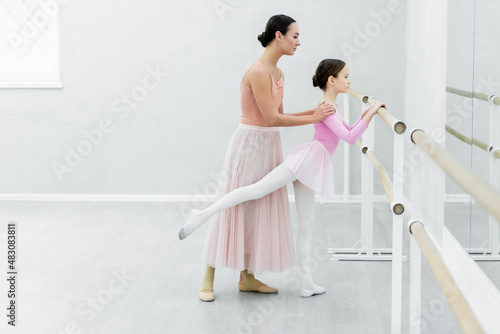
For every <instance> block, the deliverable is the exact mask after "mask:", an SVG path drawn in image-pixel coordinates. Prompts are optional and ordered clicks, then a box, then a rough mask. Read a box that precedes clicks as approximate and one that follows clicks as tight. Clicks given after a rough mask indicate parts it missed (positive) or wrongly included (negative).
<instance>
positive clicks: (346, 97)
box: [344, 94, 351, 202]
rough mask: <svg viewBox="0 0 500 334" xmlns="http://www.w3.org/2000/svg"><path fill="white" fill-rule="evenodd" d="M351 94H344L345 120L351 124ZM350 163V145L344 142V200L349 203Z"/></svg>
mask: <svg viewBox="0 0 500 334" xmlns="http://www.w3.org/2000/svg"><path fill="white" fill-rule="evenodd" d="M349 114H350V112H349V94H344V120H345V121H346V122H347V123H349V122H350V121H349ZM350 171H351V168H350V161H349V144H348V143H347V142H344V200H345V201H346V202H347V201H349V197H350V194H349V188H350V186H349V174H350Z"/></svg>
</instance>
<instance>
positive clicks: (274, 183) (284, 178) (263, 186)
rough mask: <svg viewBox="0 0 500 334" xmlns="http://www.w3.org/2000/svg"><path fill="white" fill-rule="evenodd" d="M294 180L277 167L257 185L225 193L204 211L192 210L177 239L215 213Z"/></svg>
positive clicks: (283, 168)
mask: <svg viewBox="0 0 500 334" xmlns="http://www.w3.org/2000/svg"><path fill="white" fill-rule="evenodd" d="M294 180H296V177H295V175H294V174H293V173H292V172H291V171H290V170H289V169H288V168H286V167H285V166H283V165H279V166H278V167H276V168H275V169H273V170H272V171H271V172H270V173H269V174H267V175H266V176H264V177H263V178H262V179H261V180H260V181H258V182H257V183H254V184H251V185H248V186H245V187H241V188H238V189H235V190H233V191H231V192H229V193H227V194H226V195H224V196H223V197H222V198H220V199H219V200H218V201H216V202H215V203H214V204H212V205H210V206H209V207H207V208H206V209H203V210H200V211H196V210H193V212H192V213H191V216H190V217H189V220H188V222H187V223H186V224H185V225H184V226H183V227H182V228H181V230H180V231H179V239H181V240H182V239H184V238H186V237H187V236H189V235H190V234H191V233H193V232H194V231H195V230H196V229H197V228H198V227H200V226H201V225H203V224H204V223H205V222H206V221H207V220H208V219H209V218H210V217H212V216H213V215H215V214H216V213H218V212H220V211H223V210H225V209H228V208H230V207H233V206H235V205H237V204H240V203H243V202H246V201H250V200H254V199H259V198H261V197H264V196H265V195H267V194H270V193H272V192H273V191H275V190H278V189H279V188H281V187H283V186H285V185H287V184H288V183H291V182H293V181H294Z"/></svg>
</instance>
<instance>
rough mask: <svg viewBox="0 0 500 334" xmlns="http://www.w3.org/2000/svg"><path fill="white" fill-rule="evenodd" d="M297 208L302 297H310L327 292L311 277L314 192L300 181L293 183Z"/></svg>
mask: <svg viewBox="0 0 500 334" xmlns="http://www.w3.org/2000/svg"><path fill="white" fill-rule="evenodd" d="M293 189H294V191H295V206H296V207H297V215H298V218H299V232H298V235H297V257H298V259H299V265H300V271H301V276H302V290H301V296H302V297H310V296H312V295H315V294H321V293H324V292H325V289H324V288H322V287H320V286H318V285H316V284H314V282H313V280H312V275H311V267H310V265H311V260H312V259H311V239H312V231H313V227H314V205H315V203H314V191H313V190H312V189H310V188H308V187H307V186H305V185H304V184H303V183H301V182H300V181H299V180H296V181H295V182H293Z"/></svg>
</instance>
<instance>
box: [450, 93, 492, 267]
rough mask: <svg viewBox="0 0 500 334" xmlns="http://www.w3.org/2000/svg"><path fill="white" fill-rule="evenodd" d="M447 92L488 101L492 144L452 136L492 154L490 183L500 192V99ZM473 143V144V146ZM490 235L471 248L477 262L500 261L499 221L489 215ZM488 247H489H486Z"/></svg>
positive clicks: (490, 159)
mask: <svg viewBox="0 0 500 334" xmlns="http://www.w3.org/2000/svg"><path fill="white" fill-rule="evenodd" d="M446 91H447V92H449V93H452V94H455V95H460V96H464V97H468V98H476V99H478V100H481V101H486V102H488V104H489V125H490V126H489V142H490V144H489V145H488V144H486V143H483V142H481V141H479V140H477V139H475V138H472V139H470V138H468V137H467V136H464V135H462V134H459V133H458V132H457V131H456V130H453V129H451V128H450V130H451V131H448V128H447V129H446V130H447V131H448V132H450V133H451V134H452V135H454V136H455V137H457V138H458V139H460V140H462V141H464V142H466V143H468V144H469V145H475V146H477V147H480V148H481V149H483V150H485V151H487V152H489V153H490V158H489V161H490V163H489V168H490V175H489V183H490V185H491V186H492V187H493V188H494V189H495V190H497V191H500V131H499V129H498V124H500V107H499V106H500V97H498V96H496V95H494V94H489V95H488V94H484V93H480V92H474V91H473V92H470V91H465V90H461V89H457V88H452V87H446ZM471 143H472V144H471ZM488 224H489V233H488V236H487V240H486V241H485V242H484V243H483V245H482V246H481V247H480V248H474V249H472V248H469V249H468V252H469V254H471V256H472V257H473V258H474V259H475V260H480V261H498V260H500V238H499V236H498V235H499V232H500V226H499V224H498V220H497V219H495V217H494V216H493V215H492V214H490V215H489V222H488ZM484 245H487V247H484Z"/></svg>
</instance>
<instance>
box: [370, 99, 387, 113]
mask: <svg viewBox="0 0 500 334" xmlns="http://www.w3.org/2000/svg"><path fill="white" fill-rule="evenodd" d="M379 108H386V106H385V103H383V102H380V101H378V100H376V101H375V102H373V104H372V110H373V112H374V113H377V112H378V109H379Z"/></svg>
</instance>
